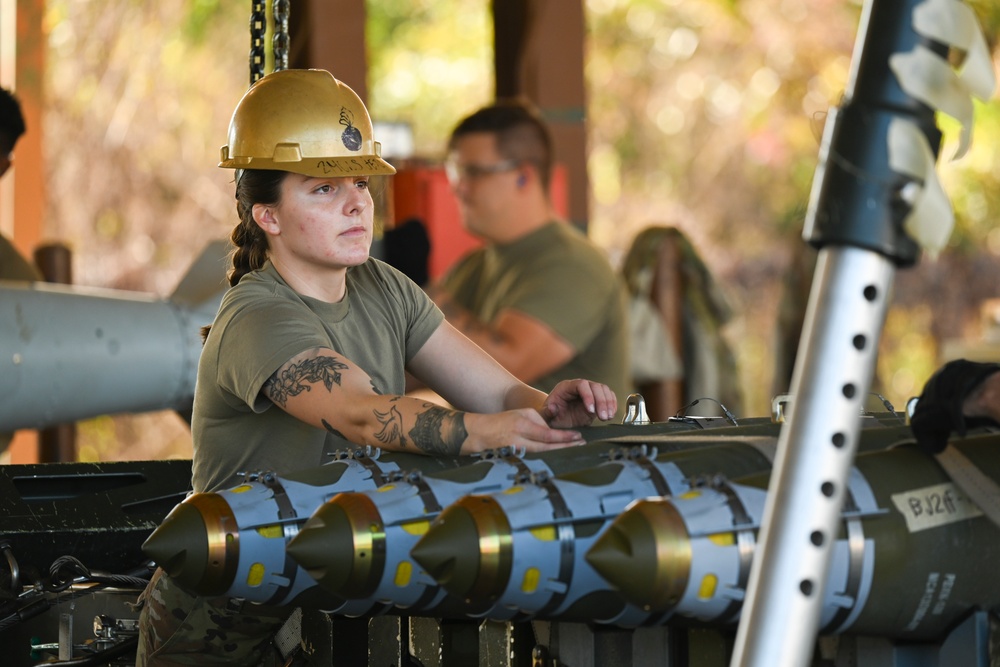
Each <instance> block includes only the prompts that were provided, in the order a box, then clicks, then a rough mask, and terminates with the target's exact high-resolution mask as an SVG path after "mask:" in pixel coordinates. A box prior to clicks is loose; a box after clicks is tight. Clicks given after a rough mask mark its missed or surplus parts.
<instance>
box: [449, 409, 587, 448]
mask: <svg viewBox="0 0 1000 667" xmlns="http://www.w3.org/2000/svg"><path fill="white" fill-rule="evenodd" d="M465 426H466V429H467V430H468V437H467V438H466V440H465V442H464V443H463V445H462V454H473V453H475V452H481V451H483V450H484V449H496V448H497V447H524V448H525V449H526V450H527V451H529V452H538V451H544V450H546V449H557V448H559V447H575V446H576V445H582V444H584V443H585V442H586V441H585V440H584V439H583V436H581V435H580V433H579V432H577V431H573V430H564V429H559V428H553V427H552V426H550V425H549V424H546V423H545V420H544V419H542V416H541V415H540V414H539V413H538V411H537V410H534V409H532V408H521V409H518V410H507V411H505V412H497V413H494V414H477V413H473V412H469V413H465Z"/></svg>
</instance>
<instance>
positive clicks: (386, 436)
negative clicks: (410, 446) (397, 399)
mask: <svg viewBox="0 0 1000 667" xmlns="http://www.w3.org/2000/svg"><path fill="white" fill-rule="evenodd" d="M375 419H377V420H378V422H379V423H380V424H382V429H381V430H380V431H378V432H377V433H376V434H375V437H376V438H378V441H379V442H381V443H384V444H389V443H391V442H398V443H399V446H400V447H401V448H403V449H405V448H406V436H404V435H403V415H401V414H399V408H397V407H396V406H395V405H393V406H391V407H390V408H389V409H388V410H386V411H385V412H379V411H378V410H375Z"/></svg>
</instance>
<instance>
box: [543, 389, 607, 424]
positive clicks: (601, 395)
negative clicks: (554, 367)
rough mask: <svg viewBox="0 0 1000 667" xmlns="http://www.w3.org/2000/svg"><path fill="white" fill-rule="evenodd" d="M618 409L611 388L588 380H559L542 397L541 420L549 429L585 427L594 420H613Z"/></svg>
mask: <svg viewBox="0 0 1000 667" xmlns="http://www.w3.org/2000/svg"><path fill="white" fill-rule="evenodd" d="M617 410H618V398H617V397H616V396H615V394H614V392H613V391H611V388H610V387H608V386H607V385H605V384H601V383H600V382H591V381H590V380H563V381H562V382H560V383H559V384H557V385H556V386H555V387H553V389H552V392H551V393H549V395H548V396H547V397H546V398H545V403H543V404H542V410H541V414H542V418H543V419H544V420H545V422H546V423H548V424H549V426H555V427H557V428H573V427H576V426H586V425H588V424H590V423H591V422H592V421H593V420H594V418H595V417H597V418H598V419H600V420H601V421H608V420H609V419H613V418H614V416H615V412H617Z"/></svg>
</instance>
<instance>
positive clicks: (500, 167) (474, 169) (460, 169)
mask: <svg viewBox="0 0 1000 667" xmlns="http://www.w3.org/2000/svg"><path fill="white" fill-rule="evenodd" d="M520 165H521V163H520V162H518V161H517V160H503V161H502V162H497V163H496V164H458V163H457V162H454V161H453V160H448V161H447V162H445V163H444V171H445V173H446V174H447V175H448V181H449V182H450V183H451V184H452V185H456V184H458V183H460V182H461V181H475V180H477V179H480V178H482V177H483V176H489V175H490V174H500V173H503V172H505V171H513V170H515V169H517V168H518V167H519V166H520Z"/></svg>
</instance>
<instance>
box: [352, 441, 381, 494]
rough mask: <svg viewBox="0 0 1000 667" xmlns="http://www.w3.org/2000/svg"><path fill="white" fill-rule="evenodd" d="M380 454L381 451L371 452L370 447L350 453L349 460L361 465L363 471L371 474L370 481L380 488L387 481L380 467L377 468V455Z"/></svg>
mask: <svg viewBox="0 0 1000 667" xmlns="http://www.w3.org/2000/svg"><path fill="white" fill-rule="evenodd" d="M381 453H382V450H381V449H375V450H372V448H371V447H365V448H364V449H355V450H352V451H351V453H350V458H352V459H354V460H355V461H357V462H358V463H360V464H361V465H363V466H364V467H365V469H366V470H368V472H370V473H371V474H372V479H373V480H375V484H376V486H382V485H383V484H385V483H386V482H388V481H389V478H388V476H387V475H386V474H385V471H383V470H382V467H381V466H379V464H378V462H377V459H378V457H379V454H381Z"/></svg>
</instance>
